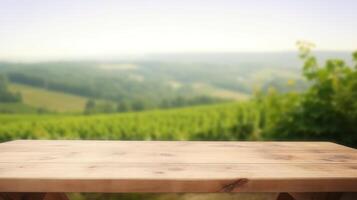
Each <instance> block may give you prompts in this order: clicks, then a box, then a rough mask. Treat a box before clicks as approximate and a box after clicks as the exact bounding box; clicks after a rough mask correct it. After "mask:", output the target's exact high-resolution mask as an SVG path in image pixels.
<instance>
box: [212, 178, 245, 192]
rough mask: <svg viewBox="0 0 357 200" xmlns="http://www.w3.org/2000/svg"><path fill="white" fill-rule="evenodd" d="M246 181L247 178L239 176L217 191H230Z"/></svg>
mask: <svg viewBox="0 0 357 200" xmlns="http://www.w3.org/2000/svg"><path fill="white" fill-rule="evenodd" d="M246 183H248V179H246V178H241V179H238V180H236V181H234V182H232V183H229V184H227V185H224V186H223V187H222V188H221V189H220V191H219V192H232V191H233V190H234V189H235V188H238V187H241V186H242V185H245V184H246Z"/></svg>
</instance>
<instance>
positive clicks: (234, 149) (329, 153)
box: [0, 140, 357, 192]
mask: <svg viewBox="0 0 357 200" xmlns="http://www.w3.org/2000/svg"><path fill="white" fill-rule="evenodd" d="M281 191H285V192H333V191H338V192H347V191H350V192H351V191H352V192H357V150H355V149H352V148H348V147H344V146H341V145H337V144H334V143H328V142H184V141H177V142H161V141H83V140H82V141H81V140H72V141H71V140H62V141H60V140H52V141H50V140H18V141H11V142H6V143H2V144H0V192H281Z"/></svg>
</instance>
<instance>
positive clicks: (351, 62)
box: [0, 0, 357, 200]
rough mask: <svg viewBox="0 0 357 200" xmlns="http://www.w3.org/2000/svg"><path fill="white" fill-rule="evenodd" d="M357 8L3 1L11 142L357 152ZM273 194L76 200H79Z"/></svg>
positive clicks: (1, 92)
mask: <svg viewBox="0 0 357 200" xmlns="http://www.w3.org/2000/svg"><path fill="white" fill-rule="evenodd" d="M356 9H357V1H353V0H316V1H308V0H300V1H283V0H267V1H258V0H251V1H241V0H235V1H231V0H220V1H218V0H210V1H203V0H191V1H186V0H183V1H163V0H152V1H148V0H147V1H146V0H133V1H121V0H117V1H114V0H104V1H100V0H89V1H88V0H63V1H55V0H46V1H45V0H31V1H30V0H18V1H12V0H0V141H1V142H4V141H8V140H14V139H105V140H107V139H110V140H243V141H244V140H299V141H301V140H304V141H305V140H326V141H333V142H337V143H340V144H344V145H347V146H350V147H356V146H357V128H356V124H357V64H356V62H357V52H354V51H355V50H357V37H356V36H357V20H356V19H357V12H356ZM84 198H88V199H153V200H158V199H160V200H162V199H182V200H199V199H227V200H228V199H237V198H240V199H251V200H253V199H272V198H273V196H272V194H258V195H257V194H241V195H214V194H211V195H193V194H177V195H176V194H170V195H168V194H163V195H150V194H137V195H134V194H121V195H99V194H86V195H83V194H71V199H84Z"/></svg>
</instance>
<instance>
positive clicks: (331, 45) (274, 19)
mask: <svg viewBox="0 0 357 200" xmlns="http://www.w3.org/2000/svg"><path fill="white" fill-rule="evenodd" d="M356 19H357V0H244V1H243V0H214V1H212V0H201V1H197V0H188V1H186V0H173V1H170V0H161V1H159V0H151V1H145V0H112V1H109V0H0V59H2V60H4V59H6V60H47V59H73V58H100V57H111V56H112V57H115V56H120V55H124V54H139V55H141V54H147V53H170V52H222V51H224V52H232V51H282V50H295V42H296V41H297V40H300V39H303V40H309V41H313V42H314V43H316V44H317V46H318V49H320V50H349V51H351V50H354V49H357V20H356Z"/></svg>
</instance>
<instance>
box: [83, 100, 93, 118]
mask: <svg viewBox="0 0 357 200" xmlns="http://www.w3.org/2000/svg"><path fill="white" fill-rule="evenodd" d="M95 107H96V103H95V101H94V100H93V99H89V100H87V103H86V106H85V108H84V113H86V114H89V113H92V112H93V110H94V108H95Z"/></svg>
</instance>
